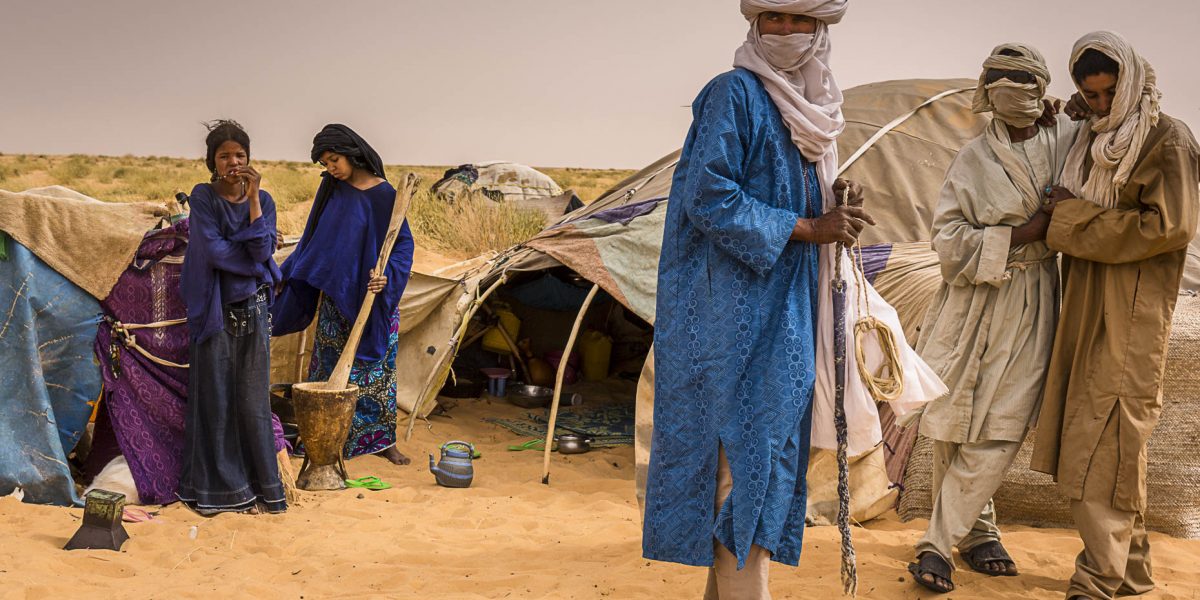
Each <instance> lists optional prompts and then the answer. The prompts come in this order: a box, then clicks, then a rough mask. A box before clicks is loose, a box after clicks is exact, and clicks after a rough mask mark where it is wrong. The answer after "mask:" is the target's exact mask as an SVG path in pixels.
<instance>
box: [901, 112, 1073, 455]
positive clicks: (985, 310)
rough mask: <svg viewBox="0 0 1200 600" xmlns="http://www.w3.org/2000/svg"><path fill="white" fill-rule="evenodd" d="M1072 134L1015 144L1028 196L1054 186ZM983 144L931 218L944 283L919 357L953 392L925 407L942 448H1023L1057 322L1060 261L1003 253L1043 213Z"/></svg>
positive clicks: (976, 143)
mask: <svg viewBox="0 0 1200 600" xmlns="http://www.w3.org/2000/svg"><path fill="white" fill-rule="evenodd" d="M1077 130H1078V126H1077V125H1075V124H1074V123H1071V122H1069V121H1067V120H1065V118H1063V119H1060V121H1059V123H1058V124H1057V125H1056V126H1055V127H1054V128H1039V131H1038V134H1037V135H1036V136H1034V137H1033V138H1030V139H1029V140H1026V141H1024V142H1020V143H1015V144H1011V147H1012V149H1013V151H1014V153H1015V154H1016V156H1017V158H1018V159H1019V160H1021V161H1023V162H1024V163H1025V164H1026V165H1027V166H1028V167H1030V169H1029V170H1030V171H1031V172H1032V174H1033V181H1032V182H1031V183H1032V186H1033V189H1036V190H1039V191H1040V190H1042V189H1044V188H1045V187H1046V185H1047V184H1051V183H1057V180H1058V174H1059V173H1060V172H1061V171H1062V167H1063V164H1064V163H1065V162H1066V158H1067V152H1068V151H1069V150H1070V147H1071V141H1072V140H1073V139H1074V136H1075V133H1076V131H1077ZM1009 177H1010V176H1009V174H1008V172H1006V170H1005V169H1004V167H1003V166H1002V165H1001V163H1000V159H999V158H998V157H997V156H996V154H995V152H993V151H992V149H991V147H990V146H989V145H988V142H987V140H986V139H985V137H984V136H980V137H978V138H976V139H974V140H971V141H970V142H968V143H967V145H966V146H964V147H963V149H962V150H961V151H959V153H958V156H957V157H956V158H955V160H954V163H953V164H952V165H951V166H950V169H949V170H948V171H947V173H946V182H945V184H944V185H943V187H942V194H941V198H940V200H939V202H938V207H937V210H936V212H935V214H934V220H933V233H932V244H933V248H934V250H936V251H937V253H938V260H939V261H940V263H941V271H942V278H943V280H944V281H943V283H942V285H941V287H940V289H939V290H938V295H937V297H935V298H934V300H933V303H932V304H931V305H930V310H929V311H928V312H926V313H925V322H924V324H923V325H922V328H921V337H920V342H919V343H918V345H917V352H918V354H920V355H921V358H923V359H925V361H926V362H927V363H929V365H930V366H931V367H932V368H933V369H934V371H935V372H937V374H938V376H940V377H941V378H942V381H944V382H946V385H947V386H949V387H950V392H949V393H948V394H947V395H945V396H943V397H941V398H939V399H937V400H935V401H933V402H931V403H930V404H929V405H928V406H926V407H925V414H924V415H923V416H922V418H921V433H922V434H923V435H926V436H928V437H931V438H934V439H936V440H941V441H945V442H956V443H968V442H977V441H983V440H990V441H1009V442H1019V441H1021V440H1022V439H1024V437H1025V432H1026V430H1027V429H1028V427H1029V423H1030V421H1031V419H1032V418H1033V416H1034V414H1035V412H1036V410H1037V405H1038V402H1039V401H1040V400H1041V394H1042V382H1043V380H1044V377H1045V371H1046V365H1047V363H1048V361H1049V359H1050V349H1051V343H1052V340H1053V337H1054V327H1055V322H1056V318H1057V304H1058V265H1057V262H1056V260H1055V258H1056V253H1055V252H1054V251H1052V250H1050V249H1049V248H1048V247H1047V246H1046V244H1045V243H1044V242H1033V243H1030V244H1023V245H1021V246H1018V247H1015V248H1011V249H1010V248H1009V243H1010V240H1011V238H1012V228H1013V227H1016V226H1018V225H1023V224H1024V223H1026V222H1027V221H1028V220H1029V218H1030V216H1032V214H1033V213H1034V212H1035V211H1037V210H1039V209H1040V199H1038V198H1032V199H1027V198H1025V197H1024V196H1022V194H1021V192H1019V191H1018V189H1017V187H1016V186H1015V185H1014V184H1013V182H1012V181H1011V180H1010V178H1009Z"/></svg>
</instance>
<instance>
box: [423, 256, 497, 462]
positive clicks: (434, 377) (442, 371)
mask: <svg viewBox="0 0 1200 600" xmlns="http://www.w3.org/2000/svg"><path fill="white" fill-rule="evenodd" d="M507 281H508V273H507V272H506V273H501V274H500V279H497V280H496V283H493V284H492V286H491V287H489V288H488V289H487V291H485V292H484V293H483V295H481V296H478V297H476V298H475V300H473V301H472V302H471V306H470V307H468V308H467V311H466V312H465V313H464V314H463V319H462V322H461V323H460V324H459V326H458V329H457V330H456V331H455V332H454V337H452V338H450V341H449V342H447V343H446V345H445V346H443V347H442V349H441V351H440V352H441V356H440V357H439V358H438V359H437V360H436V361H434V363H433V370H432V371H430V372H429V377H427V378H426V379H425V385H424V386H422V387H421V395H420V396H417V401H416V402H414V403H413V410H412V412H411V413H409V415H408V429H407V431H405V433H404V441H406V442H407V441H408V440H409V439H411V438H412V433H413V427H414V426H416V424H417V415H418V414H419V413H420V412H421V407H423V406H425V405H426V404H428V403H429V400H430V399H431V398H430V397H431V396H433V397H436V396H437V387H436V384H435V382H436V381H445V380H446V377H447V376H448V375H449V374H450V366H451V365H453V364H454V358H455V357H456V356H458V350H459V348H461V346H459V344H458V340H460V339H462V336H464V335H466V333H467V327H468V326H470V324H471V319H472V318H473V317H474V316H475V312H476V311H478V310H479V307H480V306H483V301H484V300H487V298H488V296H491V295H492V292H494V291H496V290H497V289H498V288H499V287H500V286H502V285H504V283H505V282H507Z"/></svg>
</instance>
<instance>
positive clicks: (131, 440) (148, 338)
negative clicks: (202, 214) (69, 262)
mask: <svg viewBox="0 0 1200 600" xmlns="http://www.w3.org/2000/svg"><path fill="white" fill-rule="evenodd" d="M187 236H188V222H187V221H186V220H184V221H180V222H179V223H177V224H176V225H174V226H173V227H168V228H165V229H161V230H157V231H154V232H151V233H150V234H147V236H146V239H145V240H144V241H143V242H142V245H141V247H139V248H138V252H137V256H136V258H135V259H134V262H133V264H132V265H131V266H130V267H129V268H128V269H126V270H125V273H123V274H122V275H121V278H120V279H119V280H118V281H117V285H116V286H115V287H114V288H113V290H112V293H111V294H109V296H108V298H107V299H105V300H104V302H102V303H101V304H100V306H101V308H102V309H103V310H104V317H105V320H104V321H103V322H101V324H100V328H99V330H98V331H97V333H96V347H95V350H96V358H97V359H98V360H99V361H100V372H101V376H102V377H103V378H104V398H103V400H101V402H102V403H104V404H105V405H106V408H107V410H108V415H109V418H110V419H111V421H112V428H113V432H114V434H115V435H116V438H117V444H118V445H119V446H120V448H121V453H122V454H124V455H125V459H126V460H127V461H128V462H129V470H130V472H131V473H132V474H133V480H134V483H135V484H136V485H137V490H138V495H139V496H141V500H142V502H143V503H146V504H167V503H170V502H173V501H175V488H176V487H178V485H179V471H180V468H181V463H180V460H181V458H182V453H183V416H184V411H185V409H184V406H185V404H186V403H187V380H188V373H187V369H178V368H174V367H166V366H162V365H158V364H155V363H154V362H152V361H151V360H149V359H148V358H146V357H145V356H143V355H142V354H140V353H138V352H137V351H136V350H134V349H132V348H128V347H126V346H125V344H124V343H123V338H122V336H120V335H119V334H117V333H116V332H114V331H113V323H112V321H114V320H115V321H119V322H121V323H127V324H147V323H154V322H158V321H169V320H173V319H183V318H185V317H186V315H187V311H186V309H185V308H184V306H183V300H182V298H181V297H180V295H179V273H180V269H181V264H180V261H179V259H180V258H182V256H183V251H184V250H185V249H186V247H187ZM129 333H130V334H132V335H134V336H135V337H136V340H137V344H138V346H140V347H141V348H143V349H145V350H146V351H147V352H149V353H150V354H152V355H154V356H156V357H158V358H160V359H163V360H167V361H171V362H173V363H177V364H187V361H188V328H187V325H186V324H182V323H181V324H179V325H172V326H169V327H160V328H155V329H137V330H132V331H130V332H129ZM114 338H115V339H114Z"/></svg>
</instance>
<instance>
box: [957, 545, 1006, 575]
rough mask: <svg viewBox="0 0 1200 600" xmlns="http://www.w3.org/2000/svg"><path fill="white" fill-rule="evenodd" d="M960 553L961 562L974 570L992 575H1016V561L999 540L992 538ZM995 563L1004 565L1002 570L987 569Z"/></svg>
mask: <svg viewBox="0 0 1200 600" xmlns="http://www.w3.org/2000/svg"><path fill="white" fill-rule="evenodd" d="M960 554H961V555H962V559H963V562H965V563H967V566H969V567H971V569H972V570H974V571H976V572H979V573H983V574H984V575H991V576H992V577H1016V576H1017V563H1015V562H1013V559H1012V557H1011V556H1009V555H1008V551H1007V550H1005V549H1004V546H1003V545H1001V544H1000V542H997V541H994V540H993V541H990V542H984V543H982V544H979V545H978V546H975V547H974V548H971V549H970V550H967V551H966V552H960ZM996 563H1000V564H1002V565H1004V570H1003V571H993V570H990V569H988V565H992V564H996Z"/></svg>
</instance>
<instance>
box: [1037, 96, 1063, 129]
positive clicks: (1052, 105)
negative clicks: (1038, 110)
mask: <svg viewBox="0 0 1200 600" xmlns="http://www.w3.org/2000/svg"><path fill="white" fill-rule="evenodd" d="M1042 105H1043V106H1044V107H1045V108H1044V110H1042V116H1040V117H1038V120H1037V124H1038V125H1039V126H1041V127H1054V125H1055V124H1056V123H1058V119H1056V118H1055V117H1056V116H1058V110H1059V109H1060V108H1061V107H1062V101H1061V100H1055V101H1053V102H1051V101H1050V99H1049V98H1042Z"/></svg>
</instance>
